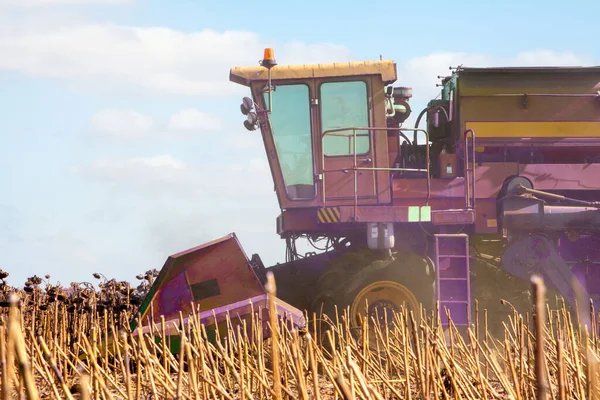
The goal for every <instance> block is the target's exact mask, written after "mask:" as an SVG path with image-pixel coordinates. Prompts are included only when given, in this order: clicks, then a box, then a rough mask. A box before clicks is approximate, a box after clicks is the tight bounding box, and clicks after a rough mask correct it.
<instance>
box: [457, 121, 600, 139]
mask: <svg viewBox="0 0 600 400" xmlns="http://www.w3.org/2000/svg"><path fill="white" fill-rule="evenodd" d="M465 125H466V129H473V130H474V131H475V138H482V137H498V138H502V137H515V138H528V137H529V138H531V137H553V138H560V137H569V138H577V137H581V138H585V137H600V122H467V123H466V124H465Z"/></svg>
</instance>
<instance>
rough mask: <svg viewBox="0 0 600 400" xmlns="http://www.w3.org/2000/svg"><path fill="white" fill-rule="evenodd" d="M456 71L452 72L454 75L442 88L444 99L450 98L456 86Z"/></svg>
mask: <svg viewBox="0 0 600 400" xmlns="http://www.w3.org/2000/svg"><path fill="white" fill-rule="evenodd" d="M456 77H457V75H456V73H453V74H452V77H451V78H450V79H448V81H447V82H446V83H445V84H444V87H443V88H442V100H450V94H451V93H452V91H454V89H455V88H456Z"/></svg>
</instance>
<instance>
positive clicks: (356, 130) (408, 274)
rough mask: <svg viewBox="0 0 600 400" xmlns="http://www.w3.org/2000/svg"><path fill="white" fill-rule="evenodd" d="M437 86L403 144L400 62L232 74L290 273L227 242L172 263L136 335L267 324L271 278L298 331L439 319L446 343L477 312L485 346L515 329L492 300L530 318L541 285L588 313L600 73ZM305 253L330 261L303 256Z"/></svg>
mask: <svg viewBox="0 0 600 400" xmlns="http://www.w3.org/2000/svg"><path fill="white" fill-rule="evenodd" d="M440 78H441V84H440V85H438V86H441V96H438V97H440V98H439V99H436V100H431V101H430V102H429V103H428V105H427V107H426V108H425V109H424V110H422V111H420V113H419V114H418V117H417V119H416V124H415V126H414V128H405V127H404V126H403V123H404V122H405V121H406V120H407V118H408V117H409V116H410V115H411V113H412V110H411V106H410V99H411V97H412V90H411V88H408V87H401V86H393V84H394V83H395V82H396V79H397V76H396V65H395V64H394V62H393V61H383V60H382V61H367V62H349V63H337V64H317V65H289V66H288V65H286V66H279V65H277V64H276V62H275V57H274V55H273V51H272V50H271V49H266V50H265V54H264V59H263V60H262V62H261V65H260V66H256V67H236V68H233V69H231V71H230V80H231V81H232V82H235V83H237V84H240V85H244V86H247V87H248V88H249V90H250V92H251V98H250V97H244V99H243V103H242V105H241V111H242V114H244V115H245V116H246V121H244V125H245V127H246V128H247V129H248V130H249V131H259V132H260V133H261V134H262V140H263V142H264V146H265V150H266V155H267V158H268V160H269V164H270V168H271V172H272V177H273V181H274V184H275V193H276V194H277V198H278V200H279V205H280V208H281V215H280V216H279V217H278V218H277V233H278V234H279V236H280V237H281V238H282V239H285V241H286V243H287V256H286V262H285V263H283V264H277V265H275V266H273V267H270V268H265V267H264V266H263V264H262V262H261V261H260V257H259V256H258V255H254V256H253V257H252V258H251V259H248V258H247V257H246V255H245V254H244V252H243V250H242V249H241V247H240V245H239V243H238V241H237V239H236V237H235V235H234V234H231V235H229V236H226V237H224V238H222V239H219V240H217V241H215V242H212V243H209V244H206V245H203V246H200V247H198V248H195V249H190V250H188V251H186V252H184V253H181V254H177V255H174V256H172V257H169V259H168V260H167V262H166V264H165V266H164V267H163V269H162V271H161V273H160V276H159V277H158V278H157V280H156V282H155V283H154V285H153V287H152V289H151V291H150V293H149V295H148V297H147V299H146V301H145V302H144V304H143V305H142V306H141V309H140V314H141V316H142V319H143V320H148V319H149V317H151V316H153V317H154V318H155V319H156V318H159V316H160V315H164V317H165V319H166V320H167V321H168V320H170V319H175V320H179V312H180V311H182V313H183V314H182V315H183V317H186V316H187V315H188V314H189V312H190V311H191V304H192V303H193V304H195V307H198V309H199V310H200V312H201V317H202V318H203V319H202V321H204V322H205V323H206V324H207V325H210V324H213V323H214V319H213V317H216V318H217V320H218V321H220V322H221V323H223V321H224V315H225V314H226V313H229V314H230V316H231V318H232V321H233V320H236V321H238V322H239V317H244V318H246V317H249V316H251V315H252V313H253V312H255V311H256V309H253V308H251V307H249V305H250V303H251V300H252V304H253V305H254V306H253V307H266V304H267V300H268V296H267V295H266V290H265V285H264V284H265V280H266V279H265V276H266V272H267V271H272V273H273V274H274V277H275V280H276V283H277V304H278V307H279V309H278V310H279V315H281V316H282V315H284V314H286V315H287V316H288V317H290V316H291V319H290V318H288V320H290V321H292V325H294V326H299V325H302V324H304V323H306V322H307V321H305V320H304V318H303V316H302V315H303V313H302V312H301V311H308V312H309V315H311V316H312V315H313V313H317V314H320V313H321V312H325V313H326V314H329V315H331V313H332V312H333V311H334V306H335V305H337V307H338V310H342V309H345V308H346V307H349V310H350V319H351V324H352V325H353V326H359V325H360V321H361V318H362V317H365V316H370V317H373V316H375V312H377V313H378V315H379V317H383V315H384V314H385V312H389V311H398V310H400V307H401V306H402V305H403V304H404V305H406V307H408V308H409V309H410V310H412V311H414V312H416V313H418V312H419V304H422V305H423V307H424V308H425V309H427V310H430V311H432V310H435V308H436V302H439V307H440V311H441V312H440V314H441V315H440V317H441V320H442V323H443V324H444V325H447V323H448V321H447V318H446V314H445V312H444V310H448V311H449V312H450V314H451V318H452V320H453V323H454V324H455V325H456V326H457V327H460V326H463V327H466V326H469V325H470V324H471V323H472V322H473V321H474V320H473V318H474V315H475V306H474V304H475V300H477V302H478V306H479V310H483V309H486V310H487V312H488V315H489V326H490V329H491V330H493V329H494V327H496V328H501V320H502V316H506V315H509V314H512V308H511V307H510V306H509V305H506V304H504V305H502V304H501V302H500V299H505V300H507V301H508V303H510V304H511V305H512V306H514V307H515V308H516V309H517V310H519V311H523V310H525V311H527V310H528V309H529V306H530V304H531V298H530V297H529V293H530V282H529V277H530V276H531V274H532V273H540V274H541V275H542V276H543V277H544V279H545V282H546V285H547V286H548V288H549V293H551V294H553V295H556V296H562V297H563V298H564V300H565V301H566V303H567V305H568V306H570V307H573V306H574V305H575V301H576V300H577V301H578V304H579V305H582V306H583V307H585V309H586V310H589V301H590V300H589V299H593V300H594V301H597V300H598V295H599V294H600V279H599V278H600V277H599V274H600V268H599V267H598V262H599V261H600V201H599V199H600V67H590V68H584V67H543V68H463V67H459V68H451V75H450V76H447V77H440ZM301 238H305V239H308V241H309V243H312V244H313V245H314V246H315V247H317V248H318V246H317V244H316V243H317V242H325V243H326V245H325V248H324V249H322V250H324V251H323V252H320V253H318V254H317V252H315V253H309V254H306V255H301V254H298V252H297V251H296V241H297V240H298V239H301ZM549 301H551V302H553V301H554V297H553V296H549ZM365 302H366V303H365ZM365 304H368V308H366V307H365ZM552 304H557V303H552ZM597 306H598V304H596V307H597ZM586 312H587V311H586ZM588 314H589V313H588ZM267 320H268V319H267ZM390 320H391V319H390ZM134 326H135V324H134ZM221 326H223V325H221Z"/></svg>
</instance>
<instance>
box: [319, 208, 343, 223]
mask: <svg viewBox="0 0 600 400" xmlns="http://www.w3.org/2000/svg"><path fill="white" fill-rule="evenodd" d="M317 217H318V218H319V223H321V224H332V223H336V222H340V218H341V213H340V208H339V207H324V208H319V210H318V212H317Z"/></svg>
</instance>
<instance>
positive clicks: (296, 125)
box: [264, 84, 316, 200]
mask: <svg viewBox="0 0 600 400" xmlns="http://www.w3.org/2000/svg"><path fill="white" fill-rule="evenodd" d="M271 98H272V104H273V110H272V112H271V115H270V116H269V120H270V123H271V132H272V134H273V139H274V141H275V147H276V150H277V157H278V160H279V164H280V167H281V171H282V174H283V181H284V184H285V188H286V193H287V195H288V197H289V198H290V199H291V200H308V199H313V198H314V197H315V195H316V191H315V182H314V169H313V168H314V166H313V151H312V148H313V146H312V135H311V116H310V91H309V88H308V86H307V85H305V84H291V85H289V84H288V85H278V86H277V89H276V90H273V91H271ZM268 101H269V100H268V94H266V93H265V94H264V102H265V104H268Z"/></svg>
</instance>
